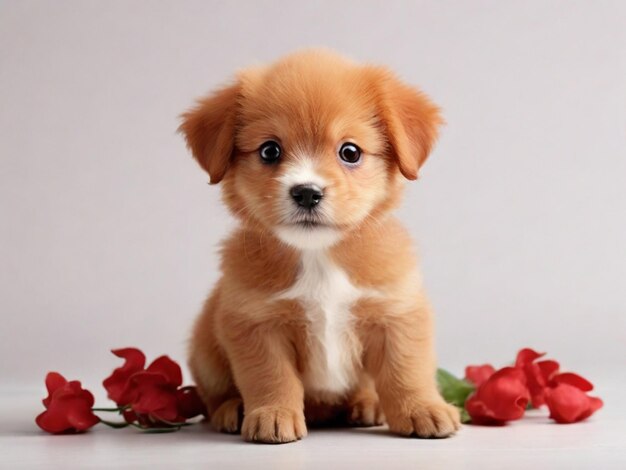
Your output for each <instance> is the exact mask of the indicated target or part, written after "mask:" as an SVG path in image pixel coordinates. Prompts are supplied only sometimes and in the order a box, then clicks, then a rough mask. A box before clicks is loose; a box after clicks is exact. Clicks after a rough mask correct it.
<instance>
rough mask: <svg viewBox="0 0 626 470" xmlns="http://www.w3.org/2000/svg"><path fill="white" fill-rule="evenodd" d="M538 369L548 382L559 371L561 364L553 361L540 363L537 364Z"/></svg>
mask: <svg viewBox="0 0 626 470" xmlns="http://www.w3.org/2000/svg"><path fill="white" fill-rule="evenodd" d="M537 367H539V370H540V371H541V375H542V376H543V378H544V379H545V380H546V382H548V381H549V380H550V379H551V378H552V376H554V374H556V373H557V372H558V371H559V367H560V366H559V363H558V362H556V361H552V360H549V359H548V360H546V361H539V362H537Z"/></svg>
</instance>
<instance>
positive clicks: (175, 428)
mask: <svg viewBox="0 0 626 470" xmlns="http://www.w3.org/2000/svg"><path fill="white" fill-rule="evenodd" d="M130 425H131V426H133V427H135V428H137V429H141V430H142V431H143V432H147V433H161V432H176V431H179V430H180V426H173V427H171V428H151V427H149V426H141V425H140V424H135V423H130Z"/></svg>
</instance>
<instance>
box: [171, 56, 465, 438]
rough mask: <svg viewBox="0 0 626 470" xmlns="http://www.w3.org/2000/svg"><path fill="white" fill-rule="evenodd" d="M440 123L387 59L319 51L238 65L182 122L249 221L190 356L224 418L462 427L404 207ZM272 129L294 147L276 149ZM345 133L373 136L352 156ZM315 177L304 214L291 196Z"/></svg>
mask: <svg viewBox="0 0 626 470" xmlns="http://www.w3.org/2000/svg"><path fill="white" fill-rule="evenodd" d="M440 123H441V118H440V115H439V110H438V108H437V107H436V106H435V105H433V104H432V103H431V102H430V101H429V100H428V99H427V97H426V96H424V95H423V94H422V93H421V92H419V91H417V90H416V89H414V88H412V87H410V86H408V85H406V84H404V83H403V82H401V81H400V80H398V79H397V78H396V77H395V76H394V75H393V74H391V73H390V72H388V71H387V70H386V69H384V68H380V67H373V66H363V65H358V64H355V63H352V62H350V61H348V60H346V59H344V58H341V57H338V56H336V55H334V54H332V53H329V52H325V51H306V52H301V53H296V54H294V55H291V56H288V57H286V58H284V59H282V60H280V61H279V62H277V63H275V64H273V65H270V66H267V67H260V68H256V69H249V70H245V71H243V72H242V73H240V74H239V75H238V77H237V79H236V80H235V81H234V83H232V84H231V85H229V86H227V87H225V88H223V89H221V90H218V91H217V92H214V93H212V94H210V95H209V96H208V97H206V98H204V99H202V100H200V101H199V102H198V104H197V106H196V107H194V108H193V109H191V110H190V111H189V112H187V113H185V114H184V115H183V123H182V125H181V128H180V129H181V131H182V133H183V134H184V136H185V137H186V140H187V143H188V146H189V148H190V149H191V152H192V153H193V155H194V157H195V158H196V160H197V161H198V163H199V164H200V165H201V166H202V168H204V170H206V171H207V172H208V174H209V176H210V181H211V183H219V182H221V184H222V189H223V199H224V202H225V204H226V205H227V206H228V207H229V209H230V210H231V211H232V213H233V214H234V215H235V216H236V217H237V218H238V219H239V220H240V221H241V226H240V228H238V229H237V230H236V231H235V232H234V233H233V234H232V235H231V236H230V237H229V238H228V239H227V240H226V241H225V242H224V244H223V247H222V250H221V259H222V262H221V270H222V278H221V280H220V281H219V283H218V284H217V286H215V288H214V290H213V292H212V294H211V295H210V297H209V299H208V300H207V302H206V304H205V306H204V308H203V310H202V313H201V314H200V316H199V318H198V320H197V322H196V325H195V328H194V331H193V335H192V339H191V347H190V355H189V365H190V368H191V371H192V373H193V376H194V378H195V381H196V383H197V385H198V388H199V390H200V392H201V395H202V398H203V399H204V401H205V402H206V404H207V407H208V410H209V413H210V419H211V423H212V425H213V426H214V427H215V428H216V429H218V430H220V431H224V432H241V433H242V435H243V437H244V438H245V439H246V440H249V441H260V442H290V441H294V440H297V439H300V438H302V437H303V436H305V435H306V433H307V427H306V424H305V423H308V424H325V423H329V422H335V423H336V422H341V423H346V424H352V425H363V426H370V425H376V424H380V423H382V422H383V420H384V419H386V422H387V423H388V425H389V428H390V429H391V431H393V432H395V433H398V434H401V435H407V436H408V435H414V436H419V437H444V436H448V435H450V434H452V433H454V432H455V431H456V430H457V429H458V427H459V418H458V414H457V411H456V410H455V408H454V407H452V406H449V405H447V404H446V403H445V402H444V401H443V399H442V398H441V396H440V395H439V393H438V391H437V387H436V383H435V367H436V366H435V357H434V347H433V320H432V313H431V310H430V307H429V305H428V302H427V300H426V297H425V294H424V291H423V288H422V285H421V281H420V276H419V273H418V271H417V267H416V266H417V262H416V259H415V255H414V253H413V250H412V248H411V241H410V239H409V236H408V235H407V232H406V231H405V230H404V228H403V227H402V226H401V225H400V223H399V222H398V221H397V220H396V219H394V218H393V216H391V215H390V211H391V210H392V209H393V208H394V207H395V206H396V205H397V204H398V202H399V200H400V196H401V192H402V187H403V185H404V181H405V179H410V180H414V179H416V178H417V174H418V170H419V168H420V166H421V165H422V164H423V163H424V161H425V160H426V158H427V156H428V154H429V152H430V149H431V146H432V145H433V143H434V140H435V138H436V133H437V127H438V125H439V124H440ZM268 140H274V141H276V142H278V143H279V144H280V145H281V147H282V154H281V157H280V160H279V161H278V162H277V163H274V164H267V163H264V162H262V160H261V158H260V157H259V148H260V147H261V145H262V144H263V143H264V142H266V141H268ZM345 142H351V143H354V144H356V145H358V147H360V149H362V158H361V160H360V162H359V163H358V164H355V165H349V164H346V163H345V162H343V161H341V160H340V159H339V157H338V151H339V149H340V147H341V145H342V144H343V143H345ZM309 183H314V184H316V185H318V186H319V187H320V188H323V191H324V196H323V199H322V200H321V202H320V203H319V204H318V206H316V207H315V208H314V210H312V211H303V210H302V208H299V207H298V206H297V204H295V203H294V201H293V200H292V199H291V197H290V196H289V189H290V188H291V187H292V186H294V185H296V184H309Z"/></svg>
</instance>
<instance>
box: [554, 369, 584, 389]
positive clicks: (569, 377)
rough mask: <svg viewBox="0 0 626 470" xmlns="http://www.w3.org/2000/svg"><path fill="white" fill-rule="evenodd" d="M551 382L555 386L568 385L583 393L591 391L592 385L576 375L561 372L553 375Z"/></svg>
mask: <svg viewBox="0 0 626 470" xmlns="http://www.w3.org/2000/svg"><path fill="white" fill-rule="evenodd" d="M552 380H553V381H554V383H555V384H568V385H571V386H573V387H576V388H578V389H580V390H582V391H583V392H590V391H591V390H593V384H592V383H591V382H589V381H588V380H587V379H585V378H584V377H581V376H580V375H578V374H574V373H573V372H563V373H561V374H558V375H555V376H554V377H553V379H552Z"/></svg>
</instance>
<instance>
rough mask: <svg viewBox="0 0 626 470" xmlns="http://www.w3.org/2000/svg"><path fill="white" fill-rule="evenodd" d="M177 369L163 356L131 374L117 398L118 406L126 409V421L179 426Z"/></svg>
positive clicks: (172, 362) (173, 363)
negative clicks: (128, 407)
mask: <svg viewBox="0 0 626 470" xmlns="http://www.w3.org/2000/svg"><path fill="white" fill-rule="evenodd" d="M182 380H183V379H182V373H181V370H180V366H179V365H178V364H176V363H175V362H174V361H172V360H171V359H170V358H169V357H167V356H161V357H159V358H157V359H155V360H154V361H153V362H152V364H150V365H149V366H148V368H147V369H146V370H143V371H139V372H135V373H134V374H133V375H132V376H131V377H130V378H129V379H128V381H127V382H126V386H125V387H124V390H123V391H122V393H121V394H120V395H119V397H118V400H119V401H118V403H119V404H120V405H122V406H130V412H129V410H126V413H125V414H124V417H125V418H126V420H127V421H129V420H130V422H133V421H135V420H137V421H139V422H140V423H141V424H145V423H153V424H159V423H166V424H169V423H182V422H184V421H185V417H184V416H181V415H180V414H179V412H178V399H177V389H178V387H179V386H180V385H181V384H182Z"/></svg>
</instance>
